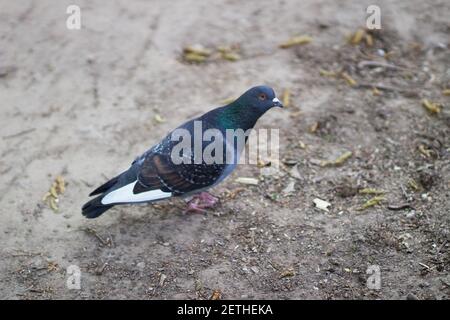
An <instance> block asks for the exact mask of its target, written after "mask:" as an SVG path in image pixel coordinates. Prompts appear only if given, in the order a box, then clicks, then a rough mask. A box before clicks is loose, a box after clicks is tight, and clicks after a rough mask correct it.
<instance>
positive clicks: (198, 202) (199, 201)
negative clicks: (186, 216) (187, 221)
mask: <svg viewBox="0 0 450 320" xmlns="http://www.w3.org/2000/svg"><path fill="white" fill-rule="evenodd" d="M218 201H219V199H218V198H216V197H214V196H212V195H210V194H209V193H208V192H201V193H199V194H196V195H194V197H193V198H192V199H191V200H190V201H189V202H188V207H187V208H186V210H184V213H188V212H192V213H205V212H206V210H205V209H208V208H213V207H214V206H215V205H216V204H217V202H218Z"/></svg>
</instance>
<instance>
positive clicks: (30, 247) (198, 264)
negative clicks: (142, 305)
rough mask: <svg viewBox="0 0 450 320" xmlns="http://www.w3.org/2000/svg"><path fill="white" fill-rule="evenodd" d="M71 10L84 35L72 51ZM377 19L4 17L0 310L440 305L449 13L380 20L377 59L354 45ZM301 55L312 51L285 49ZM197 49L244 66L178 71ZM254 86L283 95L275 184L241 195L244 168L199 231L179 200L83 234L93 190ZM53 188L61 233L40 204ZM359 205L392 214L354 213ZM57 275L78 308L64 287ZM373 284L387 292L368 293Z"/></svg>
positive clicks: (123, 11)
mask: <svg viewBox="0 0 450 320" xmlns="http://www.w3.org/2000/svg"><path fill="white" fill-rule="evenodd" d="M74 2H76V4H78V5H79V6H80V7H81V10H82V29H81V30H78V31H69V30H67V29H66V27H65V20H66V17H67V15H66V13H65V11H66V7H67V6H68V5H69V4H74ZM428 2H430V3H428ZM371 3H372V1H323V0H322V1H316V0H308V1H294V0H283V1H245V2H244V1H234V0H228V1H203V2H200V1H193V0H189V1H188V0H186V1H111V2H109V1H108V5H106V2H101V3H100V1H96V2H92V1H78V0H77V1H25V0H24V1H7V0H1V1H0V71H1V72H0V97H1V104H0V108H1V118H0V153H1V157H0V181H1V183H0V188H1V189H0V202H1V209H0V243H1V244H2V245H1V249H0V298H6V299H43V298H57V299H61V298H74V299H86V298H88V299H105V298H112V299H124V298H133V299H176V298H187V299H209V298H210V297H211V295H212V293H213V292H214V291H215V290H216V291H217V292H219V291H220V295H221V298H223V299H231V298H249V299H252V298H258V299H269V298H275V299H314V298H320V299H376V298H383V299H397V298H398V299H405V298H407V297H408V298H410V299H415V298H417V299H448V297H449V286H450V277H449V273H448V270H449V247H450V243H449V220H450V218H449V210H450V203H449V197H450V191H449V190H450V160H449V158H450V150H449V148H450V139H449V137H450V108H449V97H448V96H447V97H446V96H444V95H443V93H442V91H443V90H444V89H446V88H450V69H449V68H450V52H449V37H448V35H449V34H450V24H449V19H448V18H449V17H450V8H449V7H450V6H449V3H448V1H446V0H443V1H419V0H414V1H395V2H394V1H377V4H378V5H379V6H380V7H381V10H382V28H383V29H382V30H381V31H380V32H376V33H374V34H373V37H374V44H373V46H372V47H369V46H368V45H367V44H365V43H361V44H359V45H355V46H352V45H349V44H348V43H347V41H346V36H347V35H348V34H351V33H352V32H355V31H356V30H357V29H358V28H359V27H361V26H364V24H365V8H366V7H367V5H368V4H371ZM294 35H310V36H311V37H312V38H313V41H312V42H311V43H309V44H307V45H304V46H299V47H293V48H289V49H280V48H278V44H280V43H281V42H283V41H285V40H286V39H289V38H290V37H292V36H294ZM192 44H202V45H203V46H205V47H208V48H214V47H217V46H220V45H237V46H239V47H240V56H241V59H240V60H238V61H235V62H231V61H223V60H212V61H209V62H207V63H204V64H199V65H193V64H188V63H185V62H183V61H182V59H181V58H180V57H181V53H182V49H183V47H185V46H187V45H192ZM380 50H384V52H385V53H388V54H389V56H388V59H384V58H382V57H380V53H381V52H382V51H380ZM363 60H371V61H377V62H381V63H389V64H392V65H394V66H396V68H391V67H384V66H381V67H380V66H376V67H371V66H364V65H358V63H360V62H361V61H363ZM321 69H323V70H326V71H329V72H333V71H339V70H344V71H345V72H346V73H347V74H348V75H350V76H351V77H352V78H353V79H354V80H355V81H356V82H357V84H358V85H356V86H353V87H352V86H350V85H349V84H348V83H347V82H346V81H345V80H344V79H341V77H339V76H334V77H333V76H327V75H326V74H324V73H323V72H322V75H321V73H320V70H321ZM262 83H265V84H268V85H271V86H273V87H274V88H275V89H276V91H277V92H279V93H280V94H281V92H283V90H285V89H287V88H289V89H290V91H291V93H292V96H291V105H290V107H289V108H287V109H285V110H271V111H270V112H269V113H268V114H266V115H265V116H264V117H263V119H261V121H260V122H259V123H258V127H260V128H268V127H272V128H280V136H281V141H282V142H281V147H280V148H281V150H280V152H281V154H280V160H281V174H279V175H276V176H269V177H264V179H262V178H261V180H260V182H259V184H258V186H243V185H240V184H238V183H236V181H235V180H236V178H237V177H238V176H245V177H256V178H258V177H260V176H259V172H260V169H259V168H256V167H254V166H242V167H240V168H238V170H237V171H236V172H235V173H234V174H233V175H232V176H231V177H230V178H229V179H228V180H227V181H226V182H225V183H223V184H222V185H220V186H219V187H217V188H215V189H214V190H213V191H212V192H213V193H214V194H216V195H219V196H221V204H220V205H219V206H218V207H217V208H216V209H215V210H211V211H210V212H209V213H208V214H207V215H206V216H203V215H183V214H182V209H183V203H182V202H180V201H179V200H172V201H166V202H161V203H160V204H158V205H144V206H122V207H118V208H114V209H113V210H110V211H108V212H107V213H106V214H105V215H104V216H102V217H101V218H99V219H97V220H94V221H92V220H86V219H84V218H83V217H82V216H81V212H80V207H81V205H82V204H83V203H84V202H86V201H87V200H88V193H89V192H90V191H91V190H92V189H93V188H94V187H96V186H97V185H99V184H100V183H103V182H104V181H105V180H106V179H107V178H108V177H112V176H114V175H115V174H117V173H118V172H120V171H121V170H123V169H125V168H127V166H128V165H129V164H130V162H131V161H132V160H133V159H134V157H135V156H137V155H139V154H141V153H142V152H144V151H145V150H146V149H147V148H149V147H150V146H152V145H153V144H154V143H156V142H158V141H159V139H160V138H161V137H163V136H164V135H165V134H166V133H167V132H168V131H169V130H171V129H173V128H175V127H176V126H177V125H179V124H180V123H181V122H182V121H184V120H186V119H188V118H191V117H193V116H194V115H197V114H201V113H203V112H205V111H207V110H209V109H210V108H212V107H214V106H219V105H220V102H221V101H223V100H224V99H226V98H230V97H235V96H237V95H239V94H241V93H242V92H243V91H245V90H246V89H247V88H249V87H251V86H253V85H256V84H262ZM367 84H369V86H367ZM370 84H382V85H384V86H387V87H388V90H385V89H386V88H384V89H383V88H380V89H379V90H378V91H379V92H377V91H375V92H374V91H373V90H372V88H371V87H370ZM424 98H426V99H429V100H430V101H432V102H437V103H441V104H442V105H443V106H442V111H441V112H440V113H439V114H436V115H433V114H430V113H429V112H427V111H426V110H425V108H423V106H422V104H421V100H422V99H424ZM155 115H159V116H160V117H162V118H163V119H165V122H162V123H160V122H158V121H155ZM346 151H351V152H352V157H351V158H350V159H348V160H347V161H345V162H344V163H343V164H342V165H340V166H330V167H322V166H321V165H320V163H321V162H320V161H321V160H326V159H328V160H329V159H335V158H337V157H339V155H341V154H343V153H344V152H346ZM57 175H62V176H63V177H64V178H65V180H66V181H67V186H66V190H65V193H64V194H62V195H61V196H59V203H58V206H59V211H58V212H57V213H55V212H54V211H53V210H52V209H51V208H50V207H49V206H48V204H46V203H44V202H43V201H42V198H43V196H44V195H45V193H46V192H47V191H48V190H49V188H50V186H51V185H52V182H53V181H54V179H55V177H56V176H57ZM292 182H293V183H294V190H293V191H291V192H290V193H286V192H283V190H285V188H286V186H287V185H288V184H291V186H292ZM242 187H244V188H243V189H242ZM362 188H376V189H382V190H384V191H386V194H385V196H384V198H385V199H384V200H383V201H382V202H381V203H380V204H378V205H376V206H373V207H369V208H367V209H365V210H361V211H359V210H357V209H358V208H360V207H361V206H362V204H364V203H365V202H366V201H367V200H368V199H369V198H370V197H371V196H368V195H362V194H360V193H359V190H361V189H362ZM314 198H321V199H323V200H326V201H328V202H330V203H331V206H330V207H329V212H325V211H321V210H319V209H317V208H315V207H314V204H313V199H314ZM404 204H407V205H408V206H406V207H405V208H403V209H400V210H392V206H399V205H404ZM389 206H390V209H389ZM89 230H90V231H89ZM70 265H76V266H78V267H79V268H80V269H81V289H80V290H73V289H72V290H69V289H68V288H67V286H66V280H67V278H68V275H67V274H66V268H67V267H68V266H70ZM371 265H377V266H379V267H380V270H381V274H380V276H381V288H380V290H372V289H369V288H368V287H367V285H366V281H367V278H368V277H369V276H368V275H367V274H366V270H367V268H368V267H369V266H371Z"/></svg>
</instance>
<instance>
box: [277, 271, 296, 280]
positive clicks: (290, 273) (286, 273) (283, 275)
mask: <svg viewBox="0 0 450 320" xmlns="http://www.w3.org/2000/svg"><path fill="white" fill-rule="evenodd" d="M293 276H295V272H294V269H292V268H289V269H287V270H284V271H282V272H281V273H280V279H282V278H286V277H293Z"/></svg>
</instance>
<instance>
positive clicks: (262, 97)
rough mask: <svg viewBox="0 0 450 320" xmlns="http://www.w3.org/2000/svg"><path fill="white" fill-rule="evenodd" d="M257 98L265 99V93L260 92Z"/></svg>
mask: <svg viewBox="0 0 450 320" xmlns="http://www.w3.org/2000/svg"><path fill="white" fill-rule="evenodd" d="M258 98H259V100H266V98H267V97H266V95H265V94H264V93H260V94H259V96H258Z"/></svg>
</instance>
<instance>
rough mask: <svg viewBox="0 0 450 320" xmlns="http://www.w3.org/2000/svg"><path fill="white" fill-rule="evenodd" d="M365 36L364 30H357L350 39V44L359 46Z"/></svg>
mask: <svg viewBox="0 0 450 320" xmlns="http://www.w3.org/2000/svg"><path fill="white" fill-rule="evenodd" d="M365 34H366V31H365V30H364V29H358V30H357V31H356V32H355V33H354V34H353V35H352V37H351V38H350V43H351V44H359V43H360V42H361V40H362V39H363V37H364V35H365Z"/></svg>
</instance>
